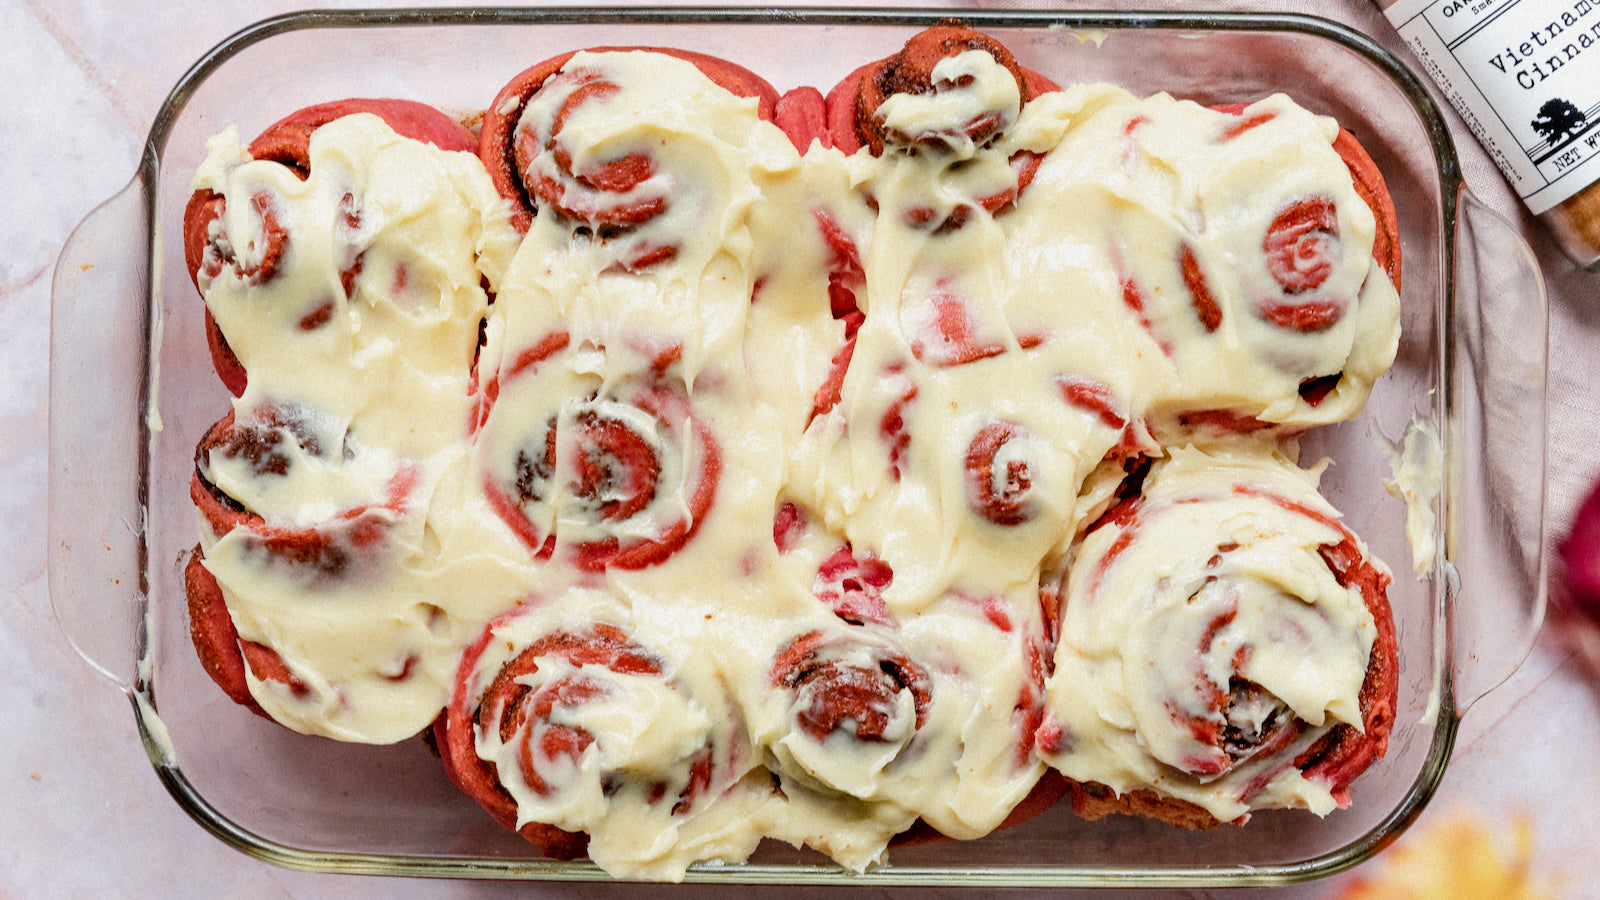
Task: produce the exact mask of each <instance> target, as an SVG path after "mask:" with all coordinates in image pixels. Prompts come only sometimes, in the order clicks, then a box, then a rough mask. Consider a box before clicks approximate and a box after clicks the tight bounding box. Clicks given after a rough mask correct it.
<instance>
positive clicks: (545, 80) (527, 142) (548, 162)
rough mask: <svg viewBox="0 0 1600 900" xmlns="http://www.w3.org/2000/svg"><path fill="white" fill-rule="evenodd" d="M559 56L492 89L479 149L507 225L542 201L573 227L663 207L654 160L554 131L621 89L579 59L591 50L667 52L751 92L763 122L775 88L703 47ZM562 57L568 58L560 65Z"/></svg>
mask: <svg viewBox="0 0 1600 900" xmlns="http://www.w3.org/2000/svg"><path fill="white" fill-rule="evenodd" d="M584 53H585V56H584V57H583V58H581V59H580V60H579V62H577V63H572V59H573V57H574V56H575V55H577V52H573V53H563V54H561V55H560V56H555V57H552V58H550V59H547V60H545V61H543V62H541V63H538V64H536V65H534V66H531V67H529V68H527V69H525V70H523V71H522V72H521V73H519V74H518V75H517V76H516V77H515V78H513V79H511V81H509V82H507V83H506V85H505V86H504V87H503V88H501V89H500V93H499V94H497V95H496V96H495V98H494V101H493V102H492V103H491V104H490V105H489V111H488V114H487V116H486V117H485V118H484V121H483V129H482V131H481V133H480V138H479V143H478V152H479V155H480V156H481V157H482V159H483V163H484V165H485V166H486V167H488V169H489V175H490V177H491V178H493V179H494V182H495V186H496V187H497V188H498V189H499V191H500V193H501V195H502V196H504V197H505V198H506V200H508V201H509V202H510V203H511V204H512V206H513V208H514V210H515V211H514V212H513V214H512V222H513V224H515V225H516V227H517V229H518V230H520V231H526V230H527V229H528V225H529V223H530V222H531V221H532V217H533V213H534V211H535V210H537V209H540V208H543V207H548V208H550V209H552V210H555V211H557V212H559V213H560V214H561V215H562V216H564V217H566V218H567V219H570V220H572V222H573V223H574V226H575V227H582V228H591V229H595V230H597V231H598V232H607V231H616V230H619V229H626V228H628V227H630V226H635V225H638V224H640V223H642V222H645V221H647V220H649V219H651V218H653V217H655V216H657V215H659V214H660V213H661V212H662V211H663V210H664V209H665V208H666V206H667V203H668V202H669V197H668V196H667V193H668V192H667V191H666V190H665V189H664V187H663V186H661V185H660V184H659V181H660V179H656V181H655V182H652V178H653V177H654V176H655V175H656V172H657V169H656V161H655V160H654V159H653V158H652V157H650V156H649V155H648V154H647V153H643V152H627V153H624V154H623V155H621V156H615V157H613V156H606V155H604V151H601V156H600V158H594V154H593V152H592V151H590V150H589V148H578V147H574V146H572V145H571V144H570V142H569V141H568V140H567V138H566V137H565V136H564V135H563V131H564V130H565V129H567V128H568V127H569V125H570V123H571V121H572V119H573V117H574V116H575V115H578V114H580V113H581V112H582V111H583V110H584V108H585V107H589V108H591V109H592V108H595V107H601V106H604V105H606V104H607V103H608V102H610V101H612V100H613V99H614V98H616V96H617V95H618V94H619V93H621V92H622V90H623V86H622V85H621V84H619V83H618V82H617V81H616V80H615V79H613V78H610V77H608V75H607V74H606V73H605V72H604V71H603V69H600V68H595V67H592V66H590V65H587V64H586V62H585V61H586V60H588V59H589V55H590V54H608V53H633V54H652V55H657V56H665V57H671V58H674V59H678V60H683V61H685V62H688V63H691V64H692V65H693V66H694V67H695V68H696V69H698V70H699V71H700V72H701V73H702V74H703V75H704V76H705V77H706V78H708V79H710V80H711V81H712V82H714V83H715V84H716V85H718V86H719V87H721V88H722V89H724V90H726V91H728V92H729V93H732V94H734V95H736V96H739V97H752V98H755V99H756V101H757V104H758V107H757V109H758V113H759V115H760V116H761V117H762V118H763V119H766V120H768V121H771V120H772V119H773V117H774V114H775V109H776V105H777V102H778V93H777V91H776V90H775V89H774V88H773V87H772V85H770V84H768V83H767V82H766V81H765V80H764V79H762V78H760V77H759V76H757V75H756V74H754V73H753V72H750V71H749V70H747V69H745V68H743V67H742V66H739V65H736V64H734V63H731V62H728V61H727V60H724V59H718V58H717V57H714V56H709V55H706V54H703V53H694V52H691V51H687V50H673V49H665V48H654V47H597V48H594V49H592V50H589V51H585V52H584ZM569 63H572V64H570V65H569ZM668 251H669V248H665V247H657V248H654V249H653V250H649V249H647V250H645V251H644V252H641V253H639V254H637V255H636V256H634V257H633V258H631V259H630V260H629V261H628V263H627V265H628V266H629V267H630V268H644V267H646V266H648V265H650V264H651V263H652V262H655V261H657V259H658V258H659V257H661V256H662V255H663V254H665V253H667V252H668Z"/></svg>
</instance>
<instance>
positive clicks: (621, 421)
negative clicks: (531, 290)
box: [477, 332, 722, 571]
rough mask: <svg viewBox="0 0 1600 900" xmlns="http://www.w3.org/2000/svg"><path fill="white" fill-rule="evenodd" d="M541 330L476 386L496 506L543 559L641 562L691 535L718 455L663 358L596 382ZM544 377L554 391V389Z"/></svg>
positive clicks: (628, 565)
mask: <svg viewBox="0 0 1600 900" xmlns="http://www.w3.org/2000/svg"><path fill="white" fill-rule="evenodd" d="M574 352H577V351H575V349H574V348H572V347H570V346H569V338H568V336H567V335H566V333H564V332H556V333H552V334H550V335H546V336H545V337H544V338H542V339H540V340H539V341H537V342H535V344H534V345H533V346H532V347H530V348H528V349H527V350H525V351H524V352H523V353H521V354H519V355H518V356H517V357H516V358H515V359H514V360H513V361H512V363H511V364H510V365H509V366H506V367H503V368H502V369H501V370H500V371H499V373H498V374H497V375H496V376H495V378H494V380H492V381H490V382H489V383H488V384H487V385H486V393H487V395H488V396H489V397H491V398H492V401H491V402H490V403H488V404H487V406H486V408H485V411H484V412H483V414H482V419H481V421H482V425H481V429H480V432H479V434H478V438H477V440H478V445H479V447H480V452H481V454H482V465H483V468H484V475H483V490H484V493H485V495H486V496H487V498H488V501H489V506H490V508H491V509H492V510H493V511H494V513H495V514H496V515H497V516H498V517H499V518H500V519H501V520H502V521H503V522H504V523H505V524H506V526H507V527H508V528H510V529H511V530H512V531H513V532H514V533H515V534H516V535H517V537H518V538H519V539H521V540H522V542H523V543H524V544H525V545H526V546H527V548H528V550H529V551H530V552H531V553H532V554H533V555H534V556H535V557H538V558H541V559H548V558H551V557H552V556H555V555H556V554H557V553H558V551H561V552H562V554H563V558H570V560H571V561H572V562H573V563H574V564H575V565H577V566H578V567H579V568H580V569H585V570H590V571H599V570H602V569H606V568H618V569H642V568H646V567H648V566H653V565H657V564H659V563H661V562H663V561H665V560H666V559H667V558H669V557H671V556H672V555H673V554H674V553H676V552H677V551H678V549H679V548H681V547H682V546H683V545H684V544H685V543H687V542H688V541H689V539H690V538H692V537H693V536H694V534H695V532H696V531H697V530H698V529H699V527H700V524H701V522H702V521H704V519H705V518H706V516H707V515H708V514H710V512H711V508H712V505H713V504H714V503H715V500H716V494H717V485H718V482H719V481H720V479H721V475H722V453H721V449H720V447H719V445H718V442H717V439H716V436H715V434H714V433H713V431H712V429H711V426H710V424H709V423H708V422H706V421H705V420H704V419H702V418H701V417H699V416H698V415H697V414H696V413H695V412H694V408H693V404H692V403H691V402H690V400H689V399H688V398H687V396H686V395H685V390H684V387H683V385H682V384H681V383H679V382H678V381H677V380H676V379H675V378H674V377H673V376H671V375H670V374H669V373H668V372H667V371H666V368H665V367H663V368H662V369H661V370H659V371H656V370H647V371H646V373H645V374H643V375H639V376H635V377H631V378H624V379H622V380H621V381H620V382H619V383H618V384H616V385H614V386H608V387H603V388H602V387H596V386H595V385H594V384H593V383H592V380H590V379H588V378H584V377H576V376H574V375H573V373H572V372H571V370H570V367H569V366H568V365H567V364H568V363H569V361H570V359H571V356H572V354H573V353H574ZM553 386H554V387H560V388H562V389H560V390H556V389H553Z"/></svg>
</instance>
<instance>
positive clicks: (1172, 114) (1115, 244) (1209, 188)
mask: <svg viewBox="0 0 1600 900" xmlns="http://www.w3.org/2000/svg"><path fill="white" fill-rule="evenodd" d="M1098 119H1099V120H1100V121H1098V122H1097V123H1096V124H1094V125H1092V126H1090V127H1088V128H1086V129H1085V130H1084V133H1083V134H1082V135H1081V139H1083V140H1095V141H1097V142H1101V143H1103V142H1106V141H1111V142H1117V143H1120V144H1121V145H1122V147H1123V152H1122V154H1121V155H1120V157H1119V156H1117V155H1115V154H1109V155H1107V157H1106V161H1107V162H1109V163H1112V164H1113V167H1114V168H1115V170H1116V172H1115V174H1114V175H1112V176H1110V177H1111V179H1112V180H1111V181H1109V182H1107V185H1108V189H1109V190H1110V191H1111V192H1112V193H1114V194H1117V195H1127V194H1130V193H1131V194H1133V195H1134V196H1137V197H1140V198H1141V200H1140V203H1139V204H1135V205H1134V206H1132V207H1126V209H1127V212H1125V213H1120V214H1119V217H1120V218H1121V219H1122V221H1121V222H1120V223H1119V225H1118V227H1117V229H1116V232H1115V234H1116V235H1117V237H1116V238H1115V239H1114V240H1113V241H1112V245H1111V258H1112V263H1113V268H1114V269H1115V270H1116V273H1117V274H1116V277H1117V279H1118V282H1119V289H1120V292H1121V294H1122V300H1123V305H1124V306H1125V307H1126V309H1127V311H1128V313H1129V314H1130V316H1131V317H1132V318H1133V319H1134V320H1136V321H1137V322H1138V324H1139V327H1141V328H1142V330H1143V331H1144V332H1145V333H1146V335H1147V336H1148V338H1149V339H1151V340H1152V341H1153V343H1154V344H1155V346H1156V347H1157V348H1158V349H1159V351H1160V356H1159V357H1158V358H1163V359H1166V360H1168V361H1170V364H1171V366H1172V374H1171V375H1170V377H1169V378H1165V379H1162V380H1164V381H1168V382H1170V384H1169V386H1168V387H1167V388H1165V389H1162V390H1156V391H1153V392H1151V397H1150V400H1149V407H1150V411H1151V420H1152V421H1151V426H1152V430H1153V431H1154V432H1155V433H1156V435H1157V437H1158V438H1161V439H1162V440H1163V441H1164V442H1166V443H1182V442H1184V441H1187V440H1191V439H1201V440H1206V439H1211V438H1216V437H1224V436H1228V435H1232V434H1238V433H1243V432H1254V431H1265V430H1270V431H1273V432H1274V433H1277V434H1284V435H1292V434H1295V433H1298V432H1300V431H1303V430H1305V429H1306V428H1309V427H1312V426H1314V425H1319V424H1326V423H1329V422H1336V421H1342V420H1344V419H1348V418H1350V417H1352V416H1354V415H1355V414H1357V413H1358V412H1359V411H1360V409H1361V407H1362V406H1363V405H1364V403H1365V402H1366V398H1367V396H1368V394H1369V393H1370V392H1371V389H1372V385H1373V382H1374V381H1375V380H1376V379H1377V378H1378V377H1379V376H1381V375H1382V374H1383V373H1384V371H1386V370H1387V368H1388V366H1389V364H1390V363H1391V362H1392V361H1393V358H1394V353H1395V350H1396V348H1397V346H1398V335H1399V300H1398V287H1399V283H1400V282H1399V275H1400V256H1399V244H1398V241H1397V239H1396V238H1397V235H1398V229H1397V225H1396V220H1395V216H1394V206H1393V202H1392V201H1391V200H1390V199H1389V196H1388V193H1387V191H1386V190H1385V188H1384V185H1383V181H1382V178H1381V176H1379V175H1378V172H1377V169H1376V167H1375V166H1373V165H1372V162H1371V160H1370V159H1369V158H1368V157H1367V156H1366V154H1365V152H1364V151H1363V150H1362V149H1361V147H1360V145H1359V144H1357V143H1356V141H1355V139H1354V138H1352V137H1350V136H1349V133H1348V132H1345V131H1342V130H1341V129H1340V128H1339V127H1338V125H1337V124H1336V123H1334V122H1333V120H1331V119H1326V118H1322V117H1318V116H1314V115H1312V114H1310V113H1309V112H1307V111H1305V110H1303V109H1301V108H1299V107H1297V106H1295V105H1294V104H1293V103H1292V102H1291V101H1289V100H1288V99H1287V98H1285V97H1283V96H1281V95H1275V96H1273V97H1269V98H1266V99H1264V100H1261V101H1258V102H1256V103H1253V104H1249V105H1244V106H1240V105H1234V106H1228V107H1223V108H1221V109H1212V110H1208V109H1203V108H1201V107H1198V106H1195V105H1193V104H1189V103H1185V102H1180V101H1172V100H1171V99H1170V98H1159V97H1158V98H1148V99H1146V100H1142V101H1137V102H1135V103H1133V104H1120V105H1118V107H1116V108H1113V109H1110V110H1107V111H1105V112H1103V113H1102V114H1101V115H1100V116H1099V117H1098ZM1263 169H1270V170H1271V171H1273V172H1275V173H1278V174H1277V176H1276V177H1275V178H1274V179H1273V180H1272V181H1271V182H1270V183H1265V184H1263V183H1262V182H1261V181H1260V179H1259V178H1256V177H1253V175H1252V173H1255V172H1259V171H1261V170H1263ZM1113 182H1114V183H1113ZM1136 210H1137V211H1136Z"/></svg>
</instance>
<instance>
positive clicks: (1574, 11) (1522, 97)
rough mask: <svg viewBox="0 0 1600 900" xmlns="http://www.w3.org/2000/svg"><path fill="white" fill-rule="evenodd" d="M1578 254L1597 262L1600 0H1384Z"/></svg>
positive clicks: (1521, 188) (1535, 207)
mask: <svg viewBox="0 0 1600 900" xmlns="http://www.w3.org/2000/svg"><path fill="white" fill-rule="evenodd" d="M1377 3H1378V6H1379V7H1380V8H1382V9H1383V11H1384V15H1385V16H1387V17H1388V19H1389V21H1390V23H1391V24H1393V25H1394V27H1395V29H1396V30H1398V31H1399V32H1400V36H1401V37H1403V38H1404V39H1405V41H1406V45H1407V46H1408V47H1410V49H1411V51H1412V53H1414V54H1415V55H1416V57H1417V59H1418V60H1420V61H1421V63H1422V66H1423V68H1424V69H1425V70H1427V72H1428V74H1429V75H1430V76H1432V78H1433V80H1434V81H1435V82H1436V83H1437V84H1438V85H1439V89H1440V90H1442V91H1443V92H1444V95H1445V97H1446V98H1447V99H1448V100H1449V101H1450V103H1451V105H1453V106H1455V108H1456V110H1457V111H1458V112H1460V113H1461V117H1462V118H1463V119H1464V120H1466V123H1467V127H1469V128H1470V129H1472V133H1473V134H1474V135H1475V136H1476V137H1477V138H1478V140H1479V142H1480V143H1482V144H1483V147H1484V149H1486V150H1488V151H1489V156H1490V157H1491V158H1493V159H1494V161H1495V163H1496V164H1497V165H1499V167H1500V170H1501V171H1502V172H1504V173H1505V174H1506V177H1507V178H1509V179H1510V180H1511V184H1512V186H1513V187H1514V188H1515V189H1516V191H1517V193H1518V194H1519V195H1520V196H1521V197H1522V200H1523V202H1525V203H1526V204H1527V205H1528V208H1529V210H1531V211H1532V212H1533V213H1534V214H1535V215H1537V216H1538V217H1539V220H1540V221H1542V222H1544V224H1545V225H1546V226H1547V227H1548V228H1549V229H1550V233H1551V235H1552V236H1553V237H1554V238H1555V241H1556V243H1557V244H1558V245H1559V246H1560V247H1561V249H1562V250H1563V251H1564V252H1565V253H1566V254H1567V255H1568V256H1569V257H1571V258H1572V260H1573V262H1576V263H1577V264H1578V265H1580V266H1583V267H1585V268H1588V269H1590V270H1592V271H1600V0H1377Z"/></svg>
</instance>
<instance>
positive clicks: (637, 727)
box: [435, 589, 778, 878]
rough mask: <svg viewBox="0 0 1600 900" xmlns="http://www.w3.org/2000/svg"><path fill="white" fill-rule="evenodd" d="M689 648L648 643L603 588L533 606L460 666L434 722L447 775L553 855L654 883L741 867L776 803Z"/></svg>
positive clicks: (496, 628) (675, 641)
mask: <svg viewBox="0 0 1600 900" xmlns="http://www.w3.org/2000/svg"><path fill="white" fill-rule="evenodd" d="M652 633H653V632H652ZM691 637H692V636H690V635H678V636H673V635H671V634H670V633H661V634H658V635H655V638H654V639H651V638H645V637H642V636H641V635H640V634H639V632H637V631H636V630H635V627H634V626H633V625H630V624H629V615H628V613H627V612H626V611H625V610H624V608H623V607H622V606H621V605H620V604H618V603H617V602H616V601H615V600H613V599H612V598H610V597H608V596H606V595H603V594H600V593H595V592H592V591H585V590H581V589H580V590H575V591H570V592H568V593H567V594H566V595H565V596H561V597H553V598H548V599H539V598H535V599H530V600H529V601H527V602H526V603H525V604H524V605H522V606H520V607H518V608H517V609H514V610H512V611H510V612H508V613H506V614H504V615H502V616H500V617H498V618H497V619H495V620H494V621H493V622H491V623H490V625H489V627H488V628H487V629H486V630H485V631H484V633H483V635H482V636H481V637H480V638H479V639H478V640H477V641H475V642H473V643H472V644H471V645H470V646H468V647H467V649H466V652H465V654H464V655H463V656H462V658H461V664H460V669H459V671H458V674H457V679H456V684H455V690H454V693H453V695H452V697H451V699H450V703H449V706H448V707H447V709H446V711H445V715H443V716H441V717H440V718H439V720H438V721H437V723H436V724H435V738H436V741H437V744H438V746H439V749H440V753H441V756H442V757H443V759H444V763H445V770H446V772H447V773H448V774H449V776H450V778H451V780H453V781H454V782H455V783H456V784H457V786H459V787H460V788H461V789H462V790H464V791H465V792H466V793H467V794H468V795H469V796H471V797H472V798H473V799H474V800H476V801H477V802H478V803H479V804H480V805H482V806H483V807H484V809H486V810H487V811H488V812H489V813H490V814H491V815H493V816H494V817H495V819H496V820H497V821H499V822H500V823H501V824H503V825H505V826H506V827H507V828H512V829H515V830H517V831H518V832H519V833H520V834H522V835H523V836H524V837H525V838H527V839H528V840H529V841H531V842H532V843H534V844H535V845H536V846H538V847H539V848H540V850H541V851H542V852H544V853H545V854H547V855H550V856H553V857H557V858H571V857H573V856H577V855H581V854H582V853H584V852H585V851H587V852H588V854H589V855H590V856H591V857H593V858H594V859H595V861H596V862H599V863H600V864H601V865H604V866H606V867H607V869H608V871H611V872H613V873H614V874H618V875H628V874H630V873H643V872H648V873H650V874H651V875H652V876H653V877H657V878H660V877H673V876H676V877H679V878H681V877H682V874H683V871H684V868H685V867H686V866H687V865H688V864H689V863H691V862H694V861H696V860H700V859H719V858H720V859H728V860H731V861H739V860H742V859H744V857H745V856H747V855H749V853H750V852H751V851H752V850H753V849H754V846H755V842H756V841H758V840H759V839H760V835H761V833H762V828H763V820H764V818H765V817H767V816H770V815H772V814H773V813H774V812H775V810H776V809H777V806H776V804H777V802H778V798H777V796H776V795H775V794H774V793H773V792H772V789H771V783H770V781H768V780H767V779H765V778H762V777H759V776H757V777H755V778H752V779H748V780H743V779H744V776H745V774H746V772H747V771H748V770H749V768H750V765H751V762H750V758H749V756H748V748H747V746H746V744H745V742H744V739H743V735H742V733H741V732H740V730H739V726H738V723H737V721H736V720H735V718H734V717H733V715H732V714H731V712H730V710H729V709H728V707H727V704H726V701H725V698H724V696H723V694H722V691H721V687H720V680H719V678H718V676H717V675H716V673H715V671H714V668H713V667H712V666H710V665H709V663H708V661H707V659H706V658H705V657H704V655H703V654H700V655H699V658H696V657H697V655H696V654H694V653H692V652H689V648H690V646H691V644H690V643H688V642H687V641H686V639H689V638H691Z"/></svg>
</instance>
